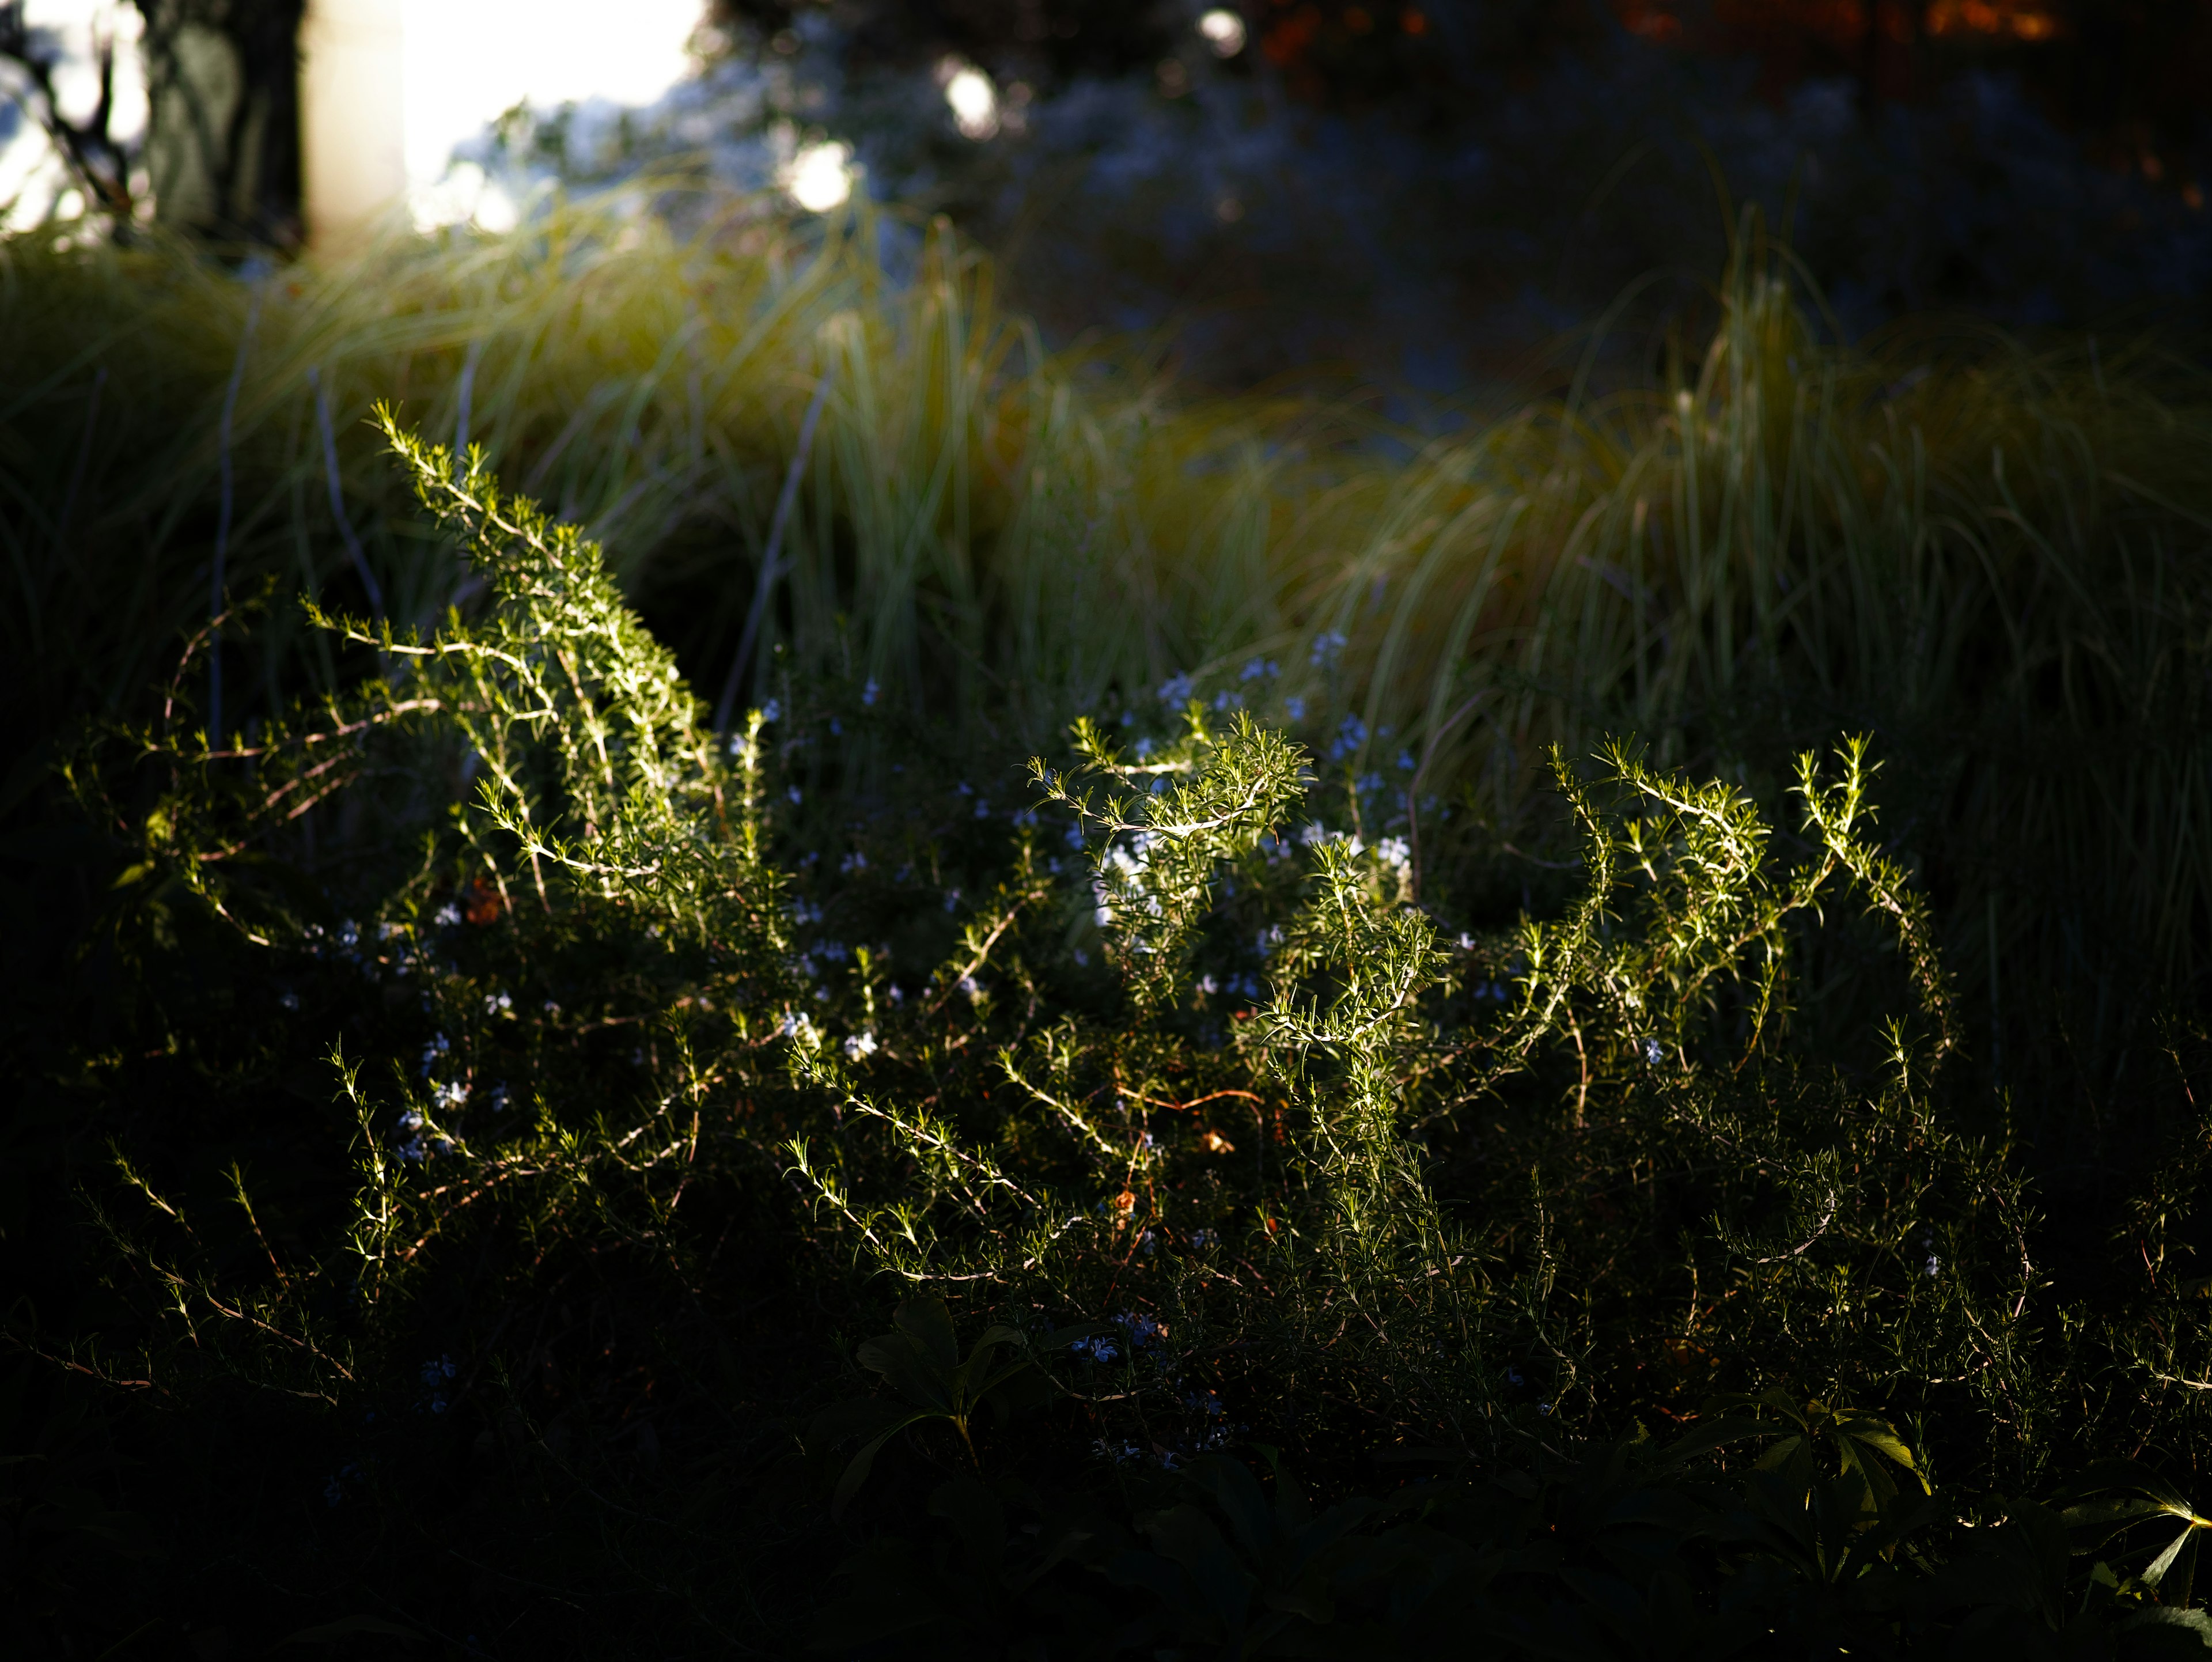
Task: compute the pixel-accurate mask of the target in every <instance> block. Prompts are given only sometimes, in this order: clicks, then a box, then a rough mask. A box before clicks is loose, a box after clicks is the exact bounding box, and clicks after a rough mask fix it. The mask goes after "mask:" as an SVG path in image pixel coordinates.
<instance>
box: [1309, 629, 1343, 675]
mask: <svg viewBox="0 0 2212 1662" xmlns="http://www.w3.org/2000/svg"><path fill="white" fill-rule="evenodd" d="M1350 644H1351V642H1348V641H1346V639H1345V636H1344V631H1343V630H1337V629H1332V630H1329V631H1328V633H1326V634H1324V635H1318V636H1315V637H1314V643H1313V665H1314V667H1315V668H1316V669H1329V668H1333V667H1334V666H1335V663H1336V661H1337V659H1338V657H1339V656H1340V654H1342V653H1343V651H1344V648H1346V646H1348V645H1350Z"/></svg>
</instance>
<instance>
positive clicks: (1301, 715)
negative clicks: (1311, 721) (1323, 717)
mask: <svg viewBox="0 0 2212 1662" xmlns="http://www.w3.org/2000/svg"><path fill="white" fill-rule="evenodd" d="M1283 713H1284V714H1285V715H1287V716H1289V717H1290V718H1291V720H1292V721H1304V720H1305V719H1306V701H1305V700H1304V699H1303V698H1301V697H1298V695H1297V693H1295V692H1294V693H1292V694H1291V696H1290V697H1287V698H1285V699H1284V700H1283Z"/></svg>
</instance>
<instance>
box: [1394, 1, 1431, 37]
mask: <svg viewBox="0 0 2212 1662" xmlns="http://www.w3.org/2000/svg"><path fill="white" fill-rule="evenodd" d="M1398 27H1400V28H1401V29H1403V30H1405V31H1406V33H1408V34H1426V33H1428V32H1429V20H1428V19H1427V18H1426V17H1425V16H1424V15H1422V14H1421V13H1419V12H1418V11H1415V10H1414V9H1413V8H1412V7H1411V6H1408V7H1407V8H1406V9H1405V10H1404V11H1402V12H1401V13H1400V14H1399V15H1398Z"/></svg>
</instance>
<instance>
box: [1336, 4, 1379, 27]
mask: <svg viewBox="0 0 2212 1662" xmlns="http://www.w3.org/2000/svg"><path fill="white" fill-rule="evenodd" d="M1344 27H1346V28H1347V29H1350V30H1351V31H1352V33H1354V34H1364V33H1367V32H1368V31H1369V30H1370V29H1371V28H1373V27H1375V20H1374V19H1373V18H1371V17H1370V16H1369V15H1367V8H1366V7H1364V6H1348V7H1346V9H1345V13H1344Z"/></svg>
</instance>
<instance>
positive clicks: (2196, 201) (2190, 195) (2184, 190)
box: [2181, 179, 2204, 213]
mask: <svg viewBox="0 0 2212 1662" xmlns="http://www.w3.org/2000/svg"><path fill="white" fill-rule="evenodd" d="M2181 199H2182V200H2183V201H2184V202H2185V203H2187V204H2189V210H2190V211H2191V213H2201V212H2203V209H2204V187H2203V186H2202V185H2199V184H2198V183H2197V181H2196V180H2193V179H2192V180H2190V181H2189V183H2187V184H2186V185H2185V186H2182V187H2181Z"/></svg>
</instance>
